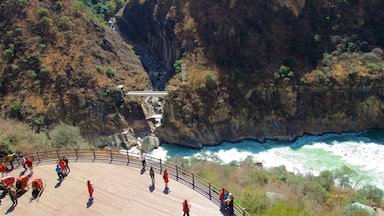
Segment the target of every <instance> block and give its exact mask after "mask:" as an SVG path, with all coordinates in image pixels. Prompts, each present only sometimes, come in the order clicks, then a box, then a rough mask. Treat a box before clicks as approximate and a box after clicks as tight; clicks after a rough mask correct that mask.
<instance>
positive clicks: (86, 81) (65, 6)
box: [0, 0, 151, 137]
mask: <svg viewBox="0 0 384 216" xmlns="http://www.w3.org/2000/svg"><path fill="white" fill-rule="evenodd" d="M86 8H87V7H86V6H85V5H84V4H83V3H81V2H79V1H50V0H29V1H21V0H20V1H14V0H10V1H2V2H1V4H0V39H1V40H0V51H1V53H0V101H1V106H0V111H1V113H2V116H4V117H9V118H14V119H18V120H21V121H24V122H27V123H29V124H30V125H31V126H32V127H33V128H34V129H35V130H36V131H39V130H40V129H41V128H45V127H48V128H50V127H53V126H54V125H55V124H56V123H57V122H59V121H62V122H65V123H67V124H70V125H74V126H78V127H80V128H81V131H82V132H83V134H84V135H85V136H88V137H94V136H95V135H109V134H112V133H115V132H121V131H123V130H124V128H128V127H132V128H135V129H136V130H137V131H147V130H149V128H148V125H147V123H146V121H145V119H144V115H143V113H142V110H141V107H140V104H139V102H138V101H135V100H133V99H130V98H125V99H124V98H123V94H122V92H121V89H118V88H117V86H118V85H123V86H124V87H125V89H127V90H144V89H150V88H151V82H150V80H149V77H148V75H147V73H146V71H145V70H144V68H143V66H142V63H141V61H140V60H139V58H138V57H137V55H136V54H135V51H134V50H133V48H132V46H130V45H129V44H126V43H125V42H124V41H123V40H122V39H121V37H120V36H119V35H118V34H117V33H116V32H115V31H113V29H112V28H110V27H108V26H106V24H102V23H101V22H100V20H98V19H97V17H95V15H92V14H91V13H89V12H87V9H86Z"/></svg>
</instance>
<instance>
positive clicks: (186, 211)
mask: <svg viewBox="0 0 384 216" xmlns="http://www.w3.org/2000/svg"><path fill="white" fill-rule="evenodd" d="M182 206H183V216H189V211H190V209H191V205H189V204H188V201H187V200H184V202H183V205H182Z"/></svg>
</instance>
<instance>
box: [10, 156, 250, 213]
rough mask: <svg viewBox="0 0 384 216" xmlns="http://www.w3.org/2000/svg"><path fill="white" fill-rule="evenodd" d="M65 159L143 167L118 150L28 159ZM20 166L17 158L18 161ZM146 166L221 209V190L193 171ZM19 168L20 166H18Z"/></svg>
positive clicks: (155, 162)
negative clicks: (165, 171)
mask: <svg viewBox="0 0 384 216" xmlns="http://www.w3.org/2000/svg"><path fill="white" fill-rule="evenodd" d="M63 156H65V157H66V158H67V159H68V160H70V161H75V162H78V161H79V162H89V161H91V162H105V163H110V164H112V163H113V164H119V165H125V166H128V165H131V166H134V167H139V168H141V167H142V164H141V160H140V154H139V153H132V152H128V151H126V152H120V151H117V150H96V149H72V150H53V151H44V152H36V153H34V154H29V155H27V157H28V158H29V159H31V160H32V161H33V162H34V163H35V164H37V165H38V164H45V163H56V162H57V161H58V160H59V159H62V158H63ZM16 160H17V162H18V163H19V160H18V158H16ZM146 164H147V166H152V167H153V169H154V171H155V172H158V173H160V174H162V173H163V172H164V170H165V169H167V171H168V174H169V177H170V178H171V179H174V180H176V181H177V182H179V183H181V184H184V185H185V186H187V187H189V188H191V189H193V190H194V191H196V192H198V193H200V194H201V195H203V196H204V197H206V198H207V199H209V200H210V201H211V202H213V203H214V204H216V205H217V206H219V207H220V206H221V202H220V200H219V193H220V188H218V187H217V186H215V185H213V184H212V183H211V182H210V181H207V180H206V179H204V178H202V177H200V176H198V175H196V174H194V173H193V172H190V171H188V170H186V169H184V168H182V167H180V166H179V165H177V164H175V163H170V162H165V161H163V160H161V159H158V158H154V157H150V156H147V157H146ZM19 165H20V163H19ZM233 208H234V213H235V215H237V216H249V215H250V214H249V213H248V212H247V211H246V209H245V208H242V207H241V206H240V205H239V204H238V203H237V202H236V201H235V202H234V204H233Z"/></svg>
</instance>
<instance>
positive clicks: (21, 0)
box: [19, 0, 27, 5]
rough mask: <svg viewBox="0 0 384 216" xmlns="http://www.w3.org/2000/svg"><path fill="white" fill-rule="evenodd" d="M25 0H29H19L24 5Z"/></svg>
mask: <svg viewBox="0 0 384 216" xmlns="http://www.w3.org/2000/svg"><path fill="white" fill-rule="evenodd" d="M25 2H27V0H19V4H20V5H23V4H24V3H25Z"/></svg>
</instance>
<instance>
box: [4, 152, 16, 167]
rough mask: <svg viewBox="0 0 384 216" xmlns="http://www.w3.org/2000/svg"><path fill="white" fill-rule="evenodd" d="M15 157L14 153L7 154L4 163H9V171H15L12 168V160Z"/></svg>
mask: <svg viewBox="0 0 384 216" xmlns="http://www.w3.org/2000/svg"><path fill="white" fill-rule="evenodd" d="M15 155H16V154H15V153H9V154H8V155H7V158H6V161H8V162H9V165H11V170H13V169H15V167H14V166H13V160H14V159H15Z"/></svg>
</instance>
